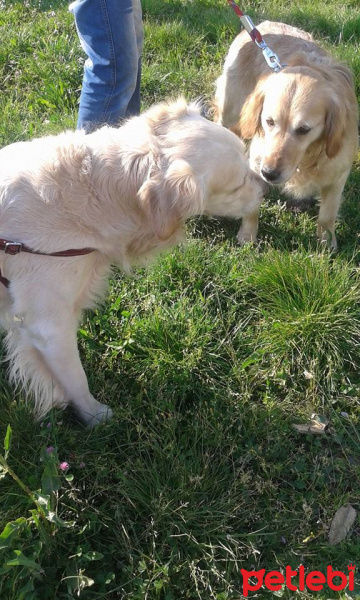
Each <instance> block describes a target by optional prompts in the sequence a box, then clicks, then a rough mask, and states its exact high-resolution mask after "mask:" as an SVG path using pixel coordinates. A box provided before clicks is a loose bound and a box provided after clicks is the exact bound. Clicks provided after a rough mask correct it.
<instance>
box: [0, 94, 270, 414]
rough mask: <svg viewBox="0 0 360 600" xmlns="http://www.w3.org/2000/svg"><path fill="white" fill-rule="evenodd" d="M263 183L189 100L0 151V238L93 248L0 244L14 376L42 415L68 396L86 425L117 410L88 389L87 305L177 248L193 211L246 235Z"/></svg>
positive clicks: (226, 134)
mask: <svg viewBox="0 0 360 600" xmlns="http://www.w3.org/2000/svg"><path fill="white" fill-rule="evenodd" d="M265 187H266V186H265V184H264V182H263V181H262V180H261V179H260V177H259V176H258V175H256V174H255V173H253V172H252V171H250V169H249V165H248V160H247V159H246V157H245V151H244V146H243V143H242V142H241V141H240V140H239V139H238V137H237V136H236V135H234V134H233V133H231V132H230V131H227V130H226V129H224V128H223V127H221V126H220V125H217V124H214V123H211V122H210V121H208V120H206V119H205V118H203V117H202V116H201V115H200V110H199V108H198V107H197V106H195V105H190V106H188V105H187V104H186V102H185V101H184V100H183V99H179V100H178V101H177V102H175V103H172V104H162V105H159V106H156V107H154V108H152V109H150V110H149V111H148V112H146V113H144V114H142V115H141V116H140V117H134V118H132V119H130V120H129V121H128V122H127V123H126V124H124V125H123V126H122V127H120V128H119V129H115V128H109V127H104V128H102V129H99V130H98V131H96V132H94V133H92V134H90V135H85V134H84V133H83V132H67V133H64V134H61V135H59V136H51V137H45V138H43V139H36V140H33V141H31V142H21V143H17V144H13V145H11V146H8V147H6V148H3V149H2V150H1V151H0V238H1V239H2V240H8V241H15V242H21V243H23V244H25V245H26V247H28V248H30V249H32V250H34V251H37V252H41V253H54V252H61V251H65V250H68V249H74V248H75V249H82V248H84V249H85V248H90V249H93V251H92V252H89V253H88V254H85V255H82V256H72V257H55V256H46V255H40V254H32V253H29V252H24V251H22V252H19V254H16V255H15V256H12V255H9V254H7V253H5V252H3V251H1V252H0V270H1V276H2V278H3V280H4V279H5V280H8V287H6V285H4V284H3V283H0V319H1V324H2V325H3V326H4V327H5V329H6V330H7V336H6V345H7V349H8V354H9V360H10V366H11V367H10V374H11V378H12V380H13V381H14V382H15V383H19V382H20V383H22V384H23V386H24V387H25V389H26V391H27V392H32V393H33V395H34V396H35V413H36V415H37V416H38V417H42V416H43V415H44V414H46V412H47V411H48V410H49V409H50V408H51V407H52V406H60V407H64V406H66V405H68V404H70V405H72V406H73V408H74V409H75V410H76V412H77V413H78V415H79V417H80V418H81V419H82V420H83V422H84V423H86V424H88V425H90V426H93V425H96V424H97V423H98V422H100V421H101V420H104V419H106V418H108V417H109V416H111V410H110V409H109V408H108V407H107V406H105V405H104V404H101V403H100V402H98V401H97V400H96V399H95V398H94V397H93V396H92V395H91V393H90V391H89V387H88V382H87V379H86V376H85V373H84V370H83V368H82V365H81V362H80V358H79V353H78V349H77V340H76V330H77V326H78V321H79V317H80V314H81V311H82V310H83V309H85V308H89V307H93V306H94V305H95V304H96V303H97V301H98V300H99V299H100V298H101V297H102V296H103V294H104V290H105V288H106V283H107V280H108V277H109V274H110V270H111V265H112V264H118V265H120V266H121V267H122V268H123V269H125V270H128V269H129V268H130V266H131V265H133V264H135V263H139V262H142V261H144V260H145V261H147V260H148V259H149V258H150V257H151V256H152V255H153V254H154V253H156V252H159V251H161V250H163V249H165V248H169V247H171V246H173V245H174V244H176V243H178V242H179V241H181V240H182V239H183V227H182V226H183V224H184V221H185V220H186V219H188V218H190V217H192V216H195V215H201V214H206V215H214V216H215V215H216V216H224V217H232V218H234V219H238V218H241V217H242V218H243V231H244V236H246V235H247V227H248V226H249V224H248V214H250V215H252V214H253V212H254V211H256V210H257V208H258V206H259V205H260V203H261V201H262V196H263V193H264V188H265ZM250 227H251V216H250ZM7 248H8V249H12V250H14V248H15V250H16V249H17V248H16V247H14V246H11V245H10V246H8V247H7Z"/></svg>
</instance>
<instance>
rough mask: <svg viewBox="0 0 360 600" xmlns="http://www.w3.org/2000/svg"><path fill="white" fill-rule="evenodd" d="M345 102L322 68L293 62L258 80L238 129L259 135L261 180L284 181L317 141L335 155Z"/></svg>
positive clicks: (342, 130)
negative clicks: (279, 70)
mask: <svg viewBox="0 0 360 600" xmlns="http://www.w3.org/2000/svg"><path fill="white" fill-rule="evenodd" d="M301 60H302V61H303V59H302V58H301V57H300V61H301ZM295 63H296V59H295ZM344 85H345V82H344ZM345 105H346V102H344V101H342V99H341V98H340V97H339V93H338V90H337V89H336V88H335V87H334V85H332V83H331V81H329V78H328V77H327V76H326V73H325V74H323V73H322V72H321V69H314V68H312V67H309V66H306V65H305V66H304V65H301V66H298V65H296V64H295V65H293V66H289V67H287V68H285V69H284V70H283V71H281V72H280V73H274V74H271V75H270V76H268V77H266V78H264V79H262V80H261V81H259V82H258V84H257V86H256V88H255V90H254V92H253V93H252V94H251V95H250V96H249V97H248V98H247V100H246V102H245V104H244V106H243V109H242V113H241V118H240V131H241V135H242V136H243V137H244V138H245V139H251V138H253V137H254V136H256V135H257V136H260V137H261V141H262V143H261V161H260V166H259V168H260V174H261V176H262V177H263V178H264V180H265V181H268V182H270V183H275V184H281V183H285V182H286V181H288V180H289V179H290V178H291V177H292V176H293V174H294V173H295V171H296V170H297V168H298V166H299V164H300V163H301V161H302V160H303V158H304V156H305V155H306V154H307V153H309V154H310V153H311V152H313V151H314V149H315V146H316V147H319V144H320V151H321V148H323V149H324V151H325V152H326V155H327V156H328V158H334V157H335V156H336V155H337V154H338V153H339V151H340V150H341V147H342V144H343V139H344V133H345V128H346V119H347V114H346V106H345Z"/></svg>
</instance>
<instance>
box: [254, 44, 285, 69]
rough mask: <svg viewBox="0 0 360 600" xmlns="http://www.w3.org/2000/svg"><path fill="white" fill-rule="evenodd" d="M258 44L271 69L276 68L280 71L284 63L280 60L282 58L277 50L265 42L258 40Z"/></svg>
mask: <svg viewBox="0 0 360 600" xmlns="http://www.w3.org/2000/svg"><path fill="white" fill-rule="evenodd" d="M255 43H256V44H257V46H259V48H260V49H261V51H262V53H263V56H264V58H265V60H266V62H267V64H268V65H269V67H270V68H271V69H274V71H275V73H278V72H279V71H281V69H282V68H283V65H282V64H281V62H280V59H279V57H278V55H277V54H275V52H273V51H272V50H271V48H269V46H268V45H267V44H266V43H265V42H264V41H262V42H256V41H255Z"/></svg>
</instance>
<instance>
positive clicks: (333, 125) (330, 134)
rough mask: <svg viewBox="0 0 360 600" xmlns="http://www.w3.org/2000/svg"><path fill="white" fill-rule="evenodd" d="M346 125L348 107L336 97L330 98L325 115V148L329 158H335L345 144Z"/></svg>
mask: <svg viewBox="0 0 360 600" xmlns="http://www.w3.org/2000/svg"><path fill="white" fill-rule="evenodd" d="M345 125H346V109H345V107H344V106H342V105H340V103H339V101H338V100H336V99H335V98H329V100H328V103H327V110H326V117H325V130H324V137H325V150H326V155H327V156H328V157H329V158H334V156H336V155H337V154H338V153H339V152H340V149H341V147H342V145H343V140H344V133H345Z"/></svg>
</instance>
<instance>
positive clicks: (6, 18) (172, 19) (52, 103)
mask: <svg viewBox="0 0 360 600" xmlns="http://www.w3.org/2000/svg"><path fill="white" fill-rule="evenodd" d="M242 8H243V10H245V11H248V12H249V13H250V14H251V16H252V17H253V19H254V20H255V21H256V22H258V21H260V20H261V19H263V18H271V19H278V20H284V21H286V22H288V23H291V24H293V25H297V26H300V27H304V28H306V29H307V30H312V31H313V32H314V33H315V35H316V36H317V38H318V39H319V40H320V41H321V42H322V44H323V45H324V47H326V48H328V49H329V50H331V51H332V52H333V53H334V54H335V55H336V56H338V57H339V58H341V59H344V60H346V61H347V62H348V63H349V64H350V65H351V66H352V68H353V70H354V75H355V82H356V86H357V95H358V97H360V43H359V40H360V15H359V7H358V0H351V1H350V0H348V1H346V2H344V1H343V2H341V3H339V2H335V0H329V1H328V2H326V3H322V2H319V1H318V0H313V1H312V2H309V1H308V0H299V2H297V3H289V2H284V1H281V0H269V1H262V0H254V1H253V2H251V3H249V2H244V3H243V4H242ZM0 9H1V10H0V28H1V39H0V81H1V93H0V114H1V120H0V144H1V145H5V144H8V143H11V142H14V141H17V140H20V139H28V138H30V137H32V136H37V135H43V134H47V133H53V132H57V131H61V130H62V129H64V128H67V127H74V125H75V122H76V116H77V102H78V97H79V90H80V87H81V75H82V73H81V72H82V64H83V55H82V53H81V50H80V48H79V43H78V38H77V35H76V32H75V28H74V23H73V17H72V15H71V14H70V13H68V10H67V3H66V2H61V1H59V0H53V1H51V0H49V1H48V2H47V1H45V0H37V1H36V2H35V1H33V0H28V1H27V2H14V1H10V0H2V1H0ZM143 9H144V23H145V49H144V71H143V79H142V97H143V106H144V107H147V106H149V105H150V104H152V103H154V102H156V101H159V100H162V99H164V98H168V97H174V96H176V95H178V94H179V93H183V94H185V95H186V97H188V98H189V99H193V98H196V97H199V96H201V97H203V98H205V99H206V100H209V99H211V96H212V93H213V89H214V87H213V84H214V80H215V79H216V77H217V76H218V75H219V74H220V72H221V67H222V63H223V60H224V57H225V54H226V52H227V49H228V47H229V44H230V43H231V41H232V39H233V38H234V36H235V35H236V33H237V32H238V31H239V22H238V20H237V18H236V17H235V15H234V14H233V12H232V11H231V9H230V8H229V7H228V6H227V3H226V2H225V1H223V2H220V1H219V0H203V1H200V0H193V1H192V2H190V1H186V0H183V1H178V0H174V1H172V2H170V1H167V0H162V1H161V2H160V0H144V2H143ZM359 189H360V163H359V162H357V163H355V164H354V168H353V170H352V173H351V176H350V178H349V181H348V183H347V186H346V189H345V201H344V204H343V207H342V210H341V215H340V219H339V223H338V227H337V235H338V242H339V252H338V253H337V254H336V255H333V254H329V253H327V252H324V250H323V249H322V248H319V247H318V245H317V243H316V241H315V223H316V213H317V210H316V208H310V210H309V211H307V212H303V211H302V210H300V209H299V208H296V207H295V208H289V206H288V205H287V204H286V202H285V199H284V198H283V197H281V196H280V195H279V194H278V193H277V192H273V193H272V194H271V196H270V197H269V199H268V200H267V202H265V203H264V205H263V207H262V211H261V220H260V232H259V236H260V240H261V241H260V244H259V245H258V247H256V248H253V247H250V246H246V247H244V248H239V247H238V246H237V245H236V243H235V233H236V229H237V227H238V224H233V223H230V222H227V221H220V222H218V221H209V220H206V219H199V220H195V221H192V222H191V223H189V225H188V237H189V243H188V244H187V245H186V246H183V247H180V248H176V249H174V251H172V252H171V253H168V254H166V255H165V256H163V257H161V258H160V259H159V260H158V261H157V262H156V263H155V264H153V265H152V266H151V267H150V268H149V269H148V270H146V271H143V270H139V271H138V272H136V273H135V275H134V277H126V276H124V275H122V274H121V273H116V274H115V275H114V278H113V280H112V282H111V287H110V291H109V294H108V297H107V299H106V302H105V304H104V306H103V307H101V308H99V309H98V310H97V311H95V312H94V313H89V314H87V315H85V316H84V320H83V323H82V325H81V330H80V332H79V344H80V351H81V356H82V360H83V363H84V365H85V369H86V373H87V375H88V378H89V382H90V386H91V389H92V390H93V392H94V394H95V395H96V397H97V398H98V399H99V400H101V401H106V402H108V403H109V404H110V405H111V407H112V408H113V410H114V412H115V417H114V419H113V421H111V422H110V423H108V424H106V425H104V426H101V427H99V428H98V429H96V430H94V431H88V430H86V429H84V428H83V427H81V426H80V425H79V424H78V423H77V422H76V421H75V420H74V419H73V417H72V415H71V414H70V413H68V412H66V413H61V412H59V411H55V412H53V413H52V414H51V415H49V417H48V418H47V419H46V420H45V421H44V423H43V424H42V425H39V424H37V423H34V422H33V420H32V418H31V412H30V407H29V406H27V405H26V404H25V402H24V398H23V395H22V394H21V393H16V392H15V391H14V390H13V389H12V388H11V387H10V386H9V384H8V383H7V379H6V370H5V367H4V369H3V371H2V373H1V375H0V405H1V418H0V439H3V438H4V437H5V433H6V428H7V425H8V424H9V423H10V424H11V428H12V441H11V448H10V452H9V453H8V450H9V449H8V448H7V450H6V451H7V453H8V457H7V461H8V465H9V467H10V468H11V469H12V470H13V471H14V473H15V474H16V475H17V476H18V477H19V478H20V480H21V482H22V484H23V486H24V485H25V486H26V487H27V491H26V489H24V487H21V486H20V485H19V484H18V483H16V482H15V480H14V479H13V478H12V477H11V476H10V475H9V473H8V474H6V475H5V476H4V477H3V478H2V479H1V480H0V531H1V530H3V529H4V528H5V526H6V524H7V523H11V522H14V523H13V525H9V526H8V527H7V528H6V529H5V533H4V534H2V535H1V536H0V598H1V600H22V598H24V599H25V600H33V599H39V600H53V599H55V598H56V600H68V599H70V598H77V597H79V596H80V597H81V598H82V599H84V600H88V599H89V600H91V599H99V598H105V599H109V600H113V599H117V598H119V599H120V598H121V599H126V600H140V599H141V600H142V599H143V600H185V599H190V600H192V599H194V600H195V599H199V598H201V599H204V600H238V599H240V598H241V597H242V594H241V590H242V577H241V573H240V570H241V569H247V570H252V569H255V570H258V569H261V568H265V569H266V571H270V570H272V569H275V570H280V569H284V568H285V566H286V565H291V566H292V567H293V568H295V569H296V568H298V567H299V565H301V564H303V565H305V567H306V570H307V571H311V570H320V571H323V572H324V571H325V569H326V566H327V565H328V564H331V565H332V566H333V568H338V569H340V570H343V571H344V572H345V573H347V565H348V564H350V563H351V562H352V563H353V564H357V566H359V565H358V563H359V560H360V550H359V534H360V529H359V520H357V522H356V523H355V525H354V526H353V528H352V530H351V532H350V533H349V535H348V536H347V538H346V540H345V541H343V542H342V543H340V544H339V545H337V546H330V545H329V544H328V541H327V540H328V531H329V526H330V523H331V520H332V518H333V516H334V514H335V512H336V510H337V509H338V508H339V507H340V506H342V505H343V504H346V503H347V502H349V503H351V504H352V506H354V508H355V509H357V510H358V511H359V509H360V484H359V481H360V429H359V423H360V409H359V398H360V375H359V366H360V355H359V354H360V344H359V338H360V335H359V333H360V332H359V329H360V277H359V249H358V248H359V231H360V216H359V215H360V211H359V208H358V197H359ZM313 412H314V413H316V414H319V415H324V416H325V417H326V418H327V419H328V420H329V430H328V433H327V434H326V435H323V436H310V435H303V436H301V435H300V434H298V433H297V432H296V431H295V430H294V428H293V427H292V425H293V423H307V422H308V421H309V419H310V416H311V414H312V413H313ZM5 445H6V447H7V446H8V443H6V444H5ZM49 446H53V447H54V450H53V452H52V453H50V454H47V453H46V452H45V450H44V449H45V448H46V447H49ZM61 461H67V462H68V463H69V464H70V468H69V470H68V472H67V473H62V472H60V471H59V470H58V466H57V465H58V463H59V462H61ZM3 474H4V473H3ZM29 492H30V493H29ZM37 494H40V496H39V495H37ZM9 561H10V562H9ZM355 578H356V589H355V591H354V592H350V591H347V595H345V593H337V592H332V591H331V590H330V589H328V588H327V587H325V589H324V591H323V592H317V593H316V598H321V599H324V600H325V599H327V598H342V599H343V600H345V598H346V599H348V598H359V597H360V578H359V574H358V571H357V573H356V575H355ZM276 594H277V595H279V596H280V595H281V594H282V597H283V598H293V597H294V594H292V593H291V592H289V591H287V590H281V591H280V592H276ZM273 595H274V593H271V592H269V591H267V590H265V588H262V589H261V590H259V591H257V592H254V593H252V594H251V595H250V596H249V597H256V598H268V597H271V596H273ZM296 597H297V598H299V599H300V600H304V599H305V598H310V597H313V595H310V593H307V592H298V593H297V594H296Z"/></svg>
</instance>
